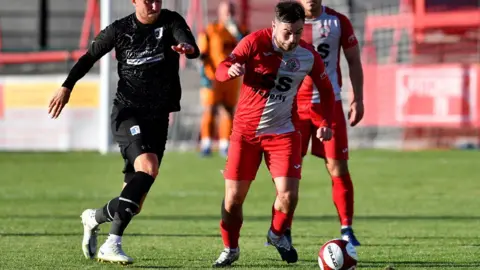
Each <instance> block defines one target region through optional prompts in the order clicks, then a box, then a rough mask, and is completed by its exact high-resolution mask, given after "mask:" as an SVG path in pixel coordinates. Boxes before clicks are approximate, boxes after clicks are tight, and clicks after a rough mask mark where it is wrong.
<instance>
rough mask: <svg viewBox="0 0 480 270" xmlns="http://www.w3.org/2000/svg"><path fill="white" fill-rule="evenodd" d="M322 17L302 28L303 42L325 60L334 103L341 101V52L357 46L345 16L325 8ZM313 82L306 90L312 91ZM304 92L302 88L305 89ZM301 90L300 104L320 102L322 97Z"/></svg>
mask: <svg viewBox="0 0 480 270" xmlns="http://www.w3.org/2000/svg"><path fill="white" fill-rule="evenodd" d="M322 8H323V11H322V14H321V15H320V16H319V17H317V18H315V19H307V20H306V21H305V26H304V28H303V34H302V39H303V40H305V41H306V42H307V43H309V44H312V45H313V47H314V48H315V50H316V51H317V52H318V53H319V54H320V56H322V59H323V62H325V66H326V69H327V74H328V77H329V78H330V81H331V82H332V85H333V90H334V91H335V99H336V100H341V96H340V92H341V88H342V73H341V70H340V52H341V48H343V49H344V50H346V49H349V48H352V47H354V46H356V45H357V44H358V41H357V38H356V36H355V33H354V31H353V27H352V23H351V22H350V20H349V19H348V18H347V17H346V16H345V15H343V14H341V13H339V12H337V11H335V10H333V9H331V8H328V7H325V6H323V7H322ZM312 86H313V84H312V82H309V81H307V80H306V82H305V87H306V88H308V87H312ZM302 88H303V87H302ZM309 92H310V91H309V90H308V89H307V92H306V93H303V91H302V90H300V93H299V101H306V100H308V99H311V101H312V102H314V103H315V102H319V101H318V98H319V96H313V97H311V96H308V93H309Z"/></svg>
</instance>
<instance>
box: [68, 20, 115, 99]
mask: <svg viewBox="0 0 480 270" xmlns="http://www.w3.org/2000/svg"><path fill="white" fill-rule="evenodd" d="M114 46H115V28H114V26H113V25H109V26H107V27H106V28H105V29H103V30H102V31H101V32H100V33H99V34H98V35H97V36H96V37H95V39H94V40H93V41H92V43H91V44H90V47H89V48H88V51H87V52H86V53H85V54H84V55H83V56H82V57H80V59H78V62H77V63H76V64H75V65H74V66H73V67H72V69H71V70H70V73H68V77H67V79H66V80H65V82H64V83H63V84H62V86H63V87H66V88H68V89H70V90H72V89H73V87H74V86H75V84H76V83H77V82H78V81H79V80H80V79H81V78H83V76H85V74H87V72H88V71H89V70H90V69H91V68H92V67H93V65H94V64H95V62H97V61H98V60H99V59H100V58H102V56H104V55H105V54H107V53H108V52H109V51H111V50H112V49H113V47H114Z"/></svg>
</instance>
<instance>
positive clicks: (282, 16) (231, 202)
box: [213, 1, 335, 267]
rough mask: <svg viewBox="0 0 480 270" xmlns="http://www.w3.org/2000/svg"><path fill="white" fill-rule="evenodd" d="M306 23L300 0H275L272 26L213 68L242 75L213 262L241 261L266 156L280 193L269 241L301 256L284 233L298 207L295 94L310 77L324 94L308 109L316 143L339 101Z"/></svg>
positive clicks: (286, 255)
mask: <svg viewBox="0 0 480 270" xmlns="http://www.w3.org/2000/svg"><path fill="white" fill-rule="evenodd" d="M304 22H305V11H304V9H303V7H302V6H301V5H300V4H299V3H298V2H296V1H289V2H280V3H278V4H277V5H276V7H275V20H274V22H272V28H271V29H270V28H269V29H263V30H259V31H257V32H254V33H252V34H250V35H248V36H246V37H245V38H243V39H242V40H241V41H240V42H239V44H238V45H237V47H236V48H235V49H234V50H233V52H232V54H231V55H230V56H229V57H228V58H227V59H226V60H225V61H223V62H222V63H221V64H220V66H219V67H218V68H217V70H216V79H217V80H218V81H227V80H231V79H234V78H237V77H239V76H242V75H243V76H244V78H243V84H242V87H241V90H240V98H239V103H238V105H237V110H236V113H235V116H234V121H233V130H232V135H231V136H230V148H229V150H228V157H227V162H226V166H225V170H224V178H225V197H224V200H223V204H222V219H221V222H220V229H221V235H222V240H223V244H224V247H225V249H224V250H223V252H222V253H221V254H220V256H219V258H218V259H217V260H216V261H215V262H214V264H213V266H214V267H224V266H229V265H231V264H232V263H233V262H234V261H236V260H238V258H239V255H240V249H239V245H238V240H239V237H240V228H241V226H242V223H243V213H242V205H243V202H244V200H245V198H246V196H247V192H248V190H249V188H250V184H251V183H252V181H253V180H254V179H255V177H256V173H257V170H258V167H259V166H260V163H261V160H262V156H263V157H264V158H265V163H266V165H267V167H268V169H269V171H270V173H271V176H272V178H273V181H274V183H275V187H276V190H277V197H276V200H275V202H274V205H273V207H272V222H271V226H270V230H269V231H268V233H267V241H268V242H269V243H270V244H271V245H273V246H275V247H276V248H277V251H278V252H279V253H280V256H281V257H282V260H284V261H287V263H294V262H296V261H297V260H298V255H297V251H296V250H295V248H294V247H293V246H292V245H291V244H290V242H289V241H288V240H287V238H286V237H285V235H284V232H285V229H286V227H287V224H289V223H290V220H291V219H292V217H293V213H294V211H295V208H296V205H297V199H298V187H299V180H300V178H301V166H302V155H301V135H300V132H298V131H297V130H296V129H295V121H296V120H297V118H298V115H297V108H296V101H295V99H296V95H297V91H298V88H299V87H300V85H301V83H302V81H303V80H304V78H305V76H310V77H311V78H312V81H313V83H314V84H315V86H316V88H315V91H318V92H319V95H320V96H321V98H322V102H321V103H316V104H314V106H311V107H310V108H309V111H310V112H309V113H310V114H311V119H312V121H313V122H314V123H315V125H316V126H317V127H318V128H317V130H316V131H315V133H316V138H317V140H324V141H327V140H329V139H331V137H332V133H331V129H330V121H331V119H332V118H333V113H334V103H335V99H334V93H333V89H332V85H331V82H330V80H329V79H328V76H327V75H326V73H325V66H324V64H323V61H322V59H321V57H320V55H319V54H318V53H317V52H315V50H314V49H313V48H312V46H311V45H308V44H307V43H305V42H304V41H301V40H300V38H301V35H302V31H303V26H304ZM312 91H313V90H312Z"/></svg>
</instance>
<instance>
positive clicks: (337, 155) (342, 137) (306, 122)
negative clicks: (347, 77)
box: [296, 100, 348, 160]
mask: <svg viewBox="0 0 480 270" xmlns="http://www.w3.org/2000/svg"><path fill="white" fill-rule="evenodd" d="M298 113H299V116H300V121H298V122H297V123H296V126H297V130H299V131H300V133H301V134H302V156H305V155H306V154H307V151H308V144H309V142H310V140H311V141H312V149H311V153H312V155H314V156H317V157H321V158H331V159H336V160H348V137H347V122H346V120H345V115H344V113H343V106H342V101H341V100H338V101H336V102H335V116H334V118H333V121H332V130H333V138H332V139H331V140H330V141H326V142H321V141H320V140H319V139H317V137H316V132H317V129H318V127H316V126H315V125H314V124H313V122H312V120H311V119H310V110H309V107H308V106H305V107H303V108H300V110H299V112H298Z"/></svg>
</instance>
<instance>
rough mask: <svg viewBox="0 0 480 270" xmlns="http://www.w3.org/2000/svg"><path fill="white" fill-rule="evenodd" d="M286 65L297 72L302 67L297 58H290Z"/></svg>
mask: <svg viewBox="0 0 480 270" xmlns="http://www.w3.org/2000/svg"><path fill="white" fill-rule="evenodd" d="M285 67H286V68H287V69H288V70H289V71H291V72H297V71H298V70H299V69H300V61H299V60H298V59H297V58H290V59H288V60H287V62H286V63H285Z"/></svg>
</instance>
